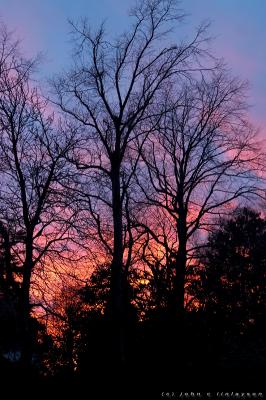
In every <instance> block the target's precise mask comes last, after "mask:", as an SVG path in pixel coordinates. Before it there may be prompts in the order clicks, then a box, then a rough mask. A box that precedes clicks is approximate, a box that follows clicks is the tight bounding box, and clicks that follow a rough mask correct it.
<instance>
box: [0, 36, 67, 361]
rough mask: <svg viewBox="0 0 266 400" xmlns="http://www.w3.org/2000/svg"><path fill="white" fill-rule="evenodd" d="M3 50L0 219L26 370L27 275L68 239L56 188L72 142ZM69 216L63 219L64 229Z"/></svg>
mask: <svg viewBox="0 0 266 400" xmlns="http://www.w3.org/2000/svg"><path fill="white" fill-rule="evenodd" d="M2 45H3V48H2V64H1V71H0V86H1V92H0V160H1V164H0V175H1V188H0V201H1V204H0V218H1V221H2V222H1V224H3V226H4V223H5V222H6V223H7V224H8V223H9V224H12V225H13V229H14V231H16V232H15V236H16V241H15V243H13V245H12V252H13V254H14V252H15V253H16V255H17V257H19V258H20V260H21V275H22V282H21V299H20V309H21V317H22V326H23V338H22V341H23V348H22V350H23V351H22V359H23V361H25V363H27V364H29V363H30V357H31V351H30V345H31V343H30V333H29V329H30V328H29V319H30V311H31V304H30V288H31V279H32V273H33V271H34V269H35V268H36V266H38V265H39V263H40V261H41V259H42V258H43V256H44V255H45V254H46V253H47V251H48V250H51V249H52V248H53V247H54V245H55V243H60V242H62V241H65V240H66V239H67V236H68V228H69V224H66V223H65V219H64V218H63V213H67V211H66V210H65V207H67V205H66V203H65V202H63V201H62V196H63V195H64V190H63V189H62V187H60V182H63V181H64V180H66V179H69V175H68V167H67V164H66V161H65V159H64V155H65V154H66V152H67V151H69V149H70V146H72V144H73V138H72V134H69V135H68V134H66V133H64V134H62V132H60V130H59V129H56V128H54V126H53V125H54V123H53V117H50V116H48V111H47V104H46V102H45V101H44V100H43V99H42V97H41V95H40V94H39V92H38V90H37V89H36V88H34V87H33V82H32V81H31V74H32V66H33V65H34V64H33V63H32V62H30V61H24V60H23V59H22V58H20V57H19V55H18V54H17V53H16V47H12V46H11V47H10V48H9V49H8V50H6V51H7V53H8V54H6V55H5V46H6V42H4V41H2ZM10 60H11V61H10ZM72 215H73V214H72ZM72 215H67V218H69V223H71V218H72ZM9 245H10V244H9Z"/></svg>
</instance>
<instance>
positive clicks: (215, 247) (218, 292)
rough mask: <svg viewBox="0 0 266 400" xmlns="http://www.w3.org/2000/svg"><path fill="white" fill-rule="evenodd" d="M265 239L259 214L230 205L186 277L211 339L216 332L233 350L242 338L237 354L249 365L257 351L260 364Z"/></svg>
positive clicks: (265, 228) (265, 227)
mask: <svg viewBox="0 0 266 400" xmlns="http://www.w3.org/2000/svg"><path fill="white" fill-rule="evenodd" d="M265 245H266V221H265V219H264V218H262V217H261V216H260V214H259V213H258V212H256V211H253V210H251V209H248V208H240V209H237V210H235V211H234V212H233V214H232V216H231V217H229V218H225V219H223V220H221V221H219V227H217V228H216V229H214V230H213V232H212V233H210V235H209V238H208V242H207V247H206V249H202V250H201V252H200V258H199V260H200V266H199V270H198V276H197V278H196V279H194V281H193V283H192V288H193V290H192V293H194V295H196V297H197V298H198V300H199V303H200V307H201V308H202V310H203V312H204V313H205V318H207V319H208V320H209V328H210V329H212V340H214V339H215V337H214V336H216V340H219V339H218V337H219V338H220V343H219V346H220V348H221V349H222V346H223V345H226V343H227V347H229V348H230V346H229V345H231V347H232V346H233V345H234V346H235V347H236V349H238V352H239V347H240V345H241V343H243V342H244V344H243V348H242V353H243V354H242V357H244V360H246V361H245V363H247V362H250V363H252V365H256V363H257V365H259V364H260V358H262V359H263V357H264V365H265V360H266V358H265V357H266V354H265V340H264V339H263V338H264V335H265V329H264V328H263V325H264V324H263V319H264V316H265V311H266V310H265V300H266V299H265V278H266V251H265V249H266V247H265ZM246 338H248V342H245V340H247V339H246ZM247 343H248V345H247ZM244 345H245V346H244ZM251 349H252V350H251ZM231 351H232V349H231ZM252 353H253V354H252ZM247 360H248V361H247Z"/></svg>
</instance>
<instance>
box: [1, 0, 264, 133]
mask: <svg viewBox="0 0 266 400" xmlns="http://www.w3.org/2000/svg"><path fill="white" fill-rule="evenodd" d="M133 1H134V0H133ZM133 1H132V0H0V18H1V20H2V21H3V22H4V23H5V24H6V25H7V27H8V29H9V30H14V31H15V35H16V36H17V37H19V38H20V39H21V40H22V47H23V49H24V51H25V52H26V53H27V54H28V55H30V56H32V55H35V54H36V53H38V52H42V53H43V54H44V63H43V66H42V77H47V78H49V77H51V76H52V75H53V74H55V73H60V71H61V70H62V69H63V68H64V67H66V65H67V64H68V62H69V60H70V53H71V42H70V34H69V33H70V30H71V29H70V26H69V24H68V20H69V19H71V20H74V21H75V20H77V19H78V18H80V17H85V16H86V17H87V18H88V20H89V22H90V23H91V24H92V26H94V27H97V25H98V24H99V23H101V21H102V20H106V24H107V29H108V31H109V32H110V33H111V34H118V33H119V32H123V31H124V30H125V29H126V28H127V26H128V24H129V19H128V17H127V11H128V10H129V8H130V6H131V5H132V4H133ZM181 7H182V9H183V10H184V11H185V12H186V13H187V14H188V16H187V18H186V21H185V25H184V26H183V28H182V30H181V31H182V35H184V34H187V35H188V36H190V37H191V36H192V35H193V32H194V29H195V27H197V26H198V25H199V24H200V22H201V21H203V20H210V21H211V27H210V34H211V36H213V37H215V39H214V41H213V43H212V47H213V50H214V51H215V53H216V55H218V56H221V57H224V59H225V60H226V62H227V64H228V66H229V67H230V68H231V70H232V73H233V74H234V75H237V76H239V77H241V78H243V79H247V80H248V81H249V82H250V87H251V89H250V93H249V94H250V97H249V103H250V104H251V110H250V115H251V120H252V121H253V122H254V123H255V124H256V125H257V126H259V127H260V129H261V132H262V134H263V136H264V137H265V138H266V24H265V20H266V1H265V0H183V1H182V2H181ZM177 39H178V37H177Z"/></svg>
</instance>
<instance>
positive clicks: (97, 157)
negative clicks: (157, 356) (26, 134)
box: [54, 0, 205, 358]
mask: <svg viewBox="0 0 266 400" xmlns="http://www.w3.org/2000/svg"><path fill="white" fill-rule="evenodd" d="M177 6H178V3H177V2H176V1H175V0H145V1H143V2H139V3H137V5H136V7H135V8H133V9H132V12H131V17H132V18H133V24H132V25H131V27H130V29H129V30H128V31H127V32H125V33H123V34H122V35H120V36H119V37H118V38H117V39H114V40H111V39H110V38H109V37H108V35H107V34H106V32H105V30H104V26H103V25H102V26H101V27H100V29H99V30H98V31H97V32H96V33H93V32H92V30H91V29H90V27H89V26H88V24H87V22H86V21H85V22H83V23H81V24H79V25H74V24H73V28H74V31H75V34H76V38H77V44H78V46H77V51H76V53H75V57H74V67H73V69H72V70H71V71H70V72H69V73H67V74H66V75H65V76H64V77H61V78H60V79H58V80H57V81H56V82H55V83H54V88H55V91H56V95H57V100H56V102H57V104H59V106H60V107H61V109H62V111H63V112H64V113H67V114H68V115H69V116H70V117H71V118H73V119H74V120H75V121H76V122H77V123H78V124H79V126H80V130H81V134H80V138H81V144H80V148H79V149H78V150H76V152H75V153H74V154H72V155H69V158H70V159H71V160H72V161H73V162H74V163H75V164H76V166H77V168H78V169H80V170H83V172H86V174H87V175H88V176H90V179H92V178H91V176H94V178H95V179H94V182H96V180H98V182H101V190H100V195H99V192H98V194H95V193H91V198H93V199H94V203H93V204H94V206H93V210H91V211H93V214H94V219H95V218H96V220H95V222H96V223H97V224H98V227H100V224H101V215H102V212H101V211H98V212H95V206H96V205H95V197H96V198H97V203H98V204H101V206H104V207H107V208H109V212H111V216H112V226H111V227H110V229H111V238H110V234H109V240H106V239H105V237H103V234H102V230H101V228H100V229H99V233H100V235H102V239H104V242H105V246H106V248H107V250H108V252H109V254H111V310H112V319H113V321H114V323H115V326H116V334H115V336H116V337H117V338H118V342H117V345H118V346H120V350H119V352H120V356H119V357H120V358H123V356H122V354H123V338H122V337H123V324H124V321H125V317H126V304H127V294H126V292H127V290H126V287H127V285H126V279H127V277H126V266H127V265H128V260H129V259H130V257H131V255H132V253H131V251H128V249H126V246H125V243H126V242H127V243H129V244H130V245H132V241H133V238H132V230H130V229H129V224H128V222H129V219H128V214H127V211H126V209H127V210H129V207H127V205H129V200H128V198H127V194H126V193H128V188H129V186H130V183H131V180H132V176H133V174H134V171H135V169H136V166H137V163H138V161H139V155H140V152H139V146H140V148H141V147H142V146H143V144H144V142H145V139H146V138H147V136H148V135H149V132H150V131H151V129H152V127H150V126H149V123H150V122H151V119H150V116H151V115H153V116H154V121H155V123H156V122H157V120H159V119H160V118H161V116H162V109H161V99H162V98H163V97H165V96H166V95H167V92H168V91H169V88H170V87H172V86H173V85H176V84H180V82H181V81H182V80H184V79H186V78H188V77H189V76H190V73H191V72H192V70H193V71H194V69H195V68H200V66H199V60H200V59H201V57H202V56H203V54H204V48H205V44H204V43H205V39H204V36H205V27H200V28H199V29H198V31H197V32H196V35H195V37H194V38H193V40H192V41H191V42H187V43H184V42H182V43H180V44H174V45H169V44H168V43H167V41H166V39H167V38H168V34H169V32H170V31H171V30H172V28H173V26H174V25H175V24H176V23H177V22H179V21H180V20H182V18H183V14H182V13H181V12H180V10H178V7H177ZM137 143H138V145H137ZM129 160H130V161H129ZM83 182H84V181H83ZM96 185H97V184H96ZM123 225H124V226H125V229H124V226H123ZM125 231H126V233H127V234H125ZM127 257H129V258H128V260H126V258H127Z"/></svg>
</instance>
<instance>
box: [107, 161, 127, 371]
mask: <svg viewBox="0 0 266 400" xmlns="http://www.w3.org/2000/svg"><path fill="white" fill-rule="evenodd" d="M112 207H113V229H114V245H113V246H114V247H113V260H112V264H111V288H110V289H111V295H110V297H111V299H110V300H111V318H112V321H111V324H112V327H113V328H112V334H113V340H112V342H113V343H112V345H113V351H114V357H115V359H116V360H117V362H118V363H121V362H124V360H125V320H126V304H125V303H126V299H125V293H126V291H125V276H124V275H125V272H124V267H123V223H122V200H121V193H120V165H119V163H113V165H112Z"/></svg>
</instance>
